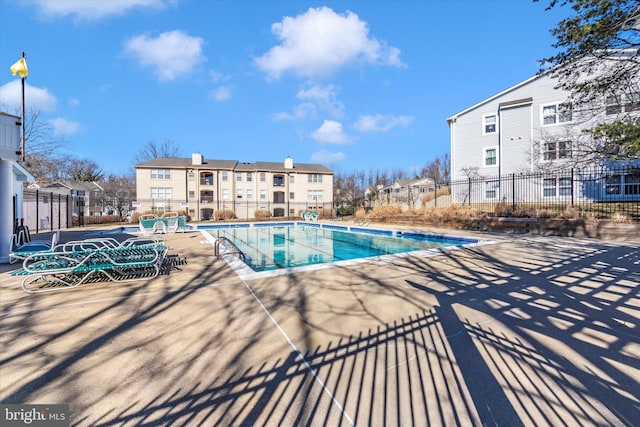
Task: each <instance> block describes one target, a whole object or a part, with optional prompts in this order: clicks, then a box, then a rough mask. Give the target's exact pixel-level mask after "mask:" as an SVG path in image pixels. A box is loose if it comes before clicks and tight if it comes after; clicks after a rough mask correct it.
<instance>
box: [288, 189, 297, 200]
mask: <svg viewBox="0 0 640 427" xmlns="http://www.w3.org/2000/svg"><path fill="white" fill-rule="evenodd" d="M295 196H296V195H295V193H294V192H293V191H291V192H290V193H289V200H293V199H295V198H296V197H295Z"/></svg>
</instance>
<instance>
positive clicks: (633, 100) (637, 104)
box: [624, 92, 640, 113]
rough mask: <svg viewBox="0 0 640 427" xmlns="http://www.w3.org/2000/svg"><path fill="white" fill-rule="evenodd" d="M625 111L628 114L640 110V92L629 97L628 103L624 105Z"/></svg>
mask: <svg viewBox="0 0 640 427" xmlns="http://www.w3.org/2000/svg"><path fill="white" fill-rule="evenodd" d="M624 110H625V111H626V112H627V113H628V112H630V111H638V110H640V92H635V93H631V94H629V95H627V99H626V103H625V104H624Z"/></svg>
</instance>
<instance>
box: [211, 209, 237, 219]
mask: <svg viewBox="0 0 640 427" xmlns="http://www.w3.org/2000/svg"><path fill="white" fill-rule="evenodd" d="M214 218H215V220H216V221H224V220H227V219H235V218H236V213H235V212H234V211H232V210H229V209H225V210H217V211H215V213H214Z"/></svg>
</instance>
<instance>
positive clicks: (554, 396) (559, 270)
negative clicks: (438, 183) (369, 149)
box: [0, 232, 640, 426]
mask: <svg viewBox="0 0 640 427" xmlns="http://www.w3.org/2000/svg"><path fill="white" fill-rule="evenodd" d="M64 238H65V237H64V236H63V239H64ZM501 240H502V241H500V242H499V243H497V244H494V245H486V246H479V247H474V248H468V249H461V250H456V251H450V252H447V253H444V254H442V255H438V256H435V257H430V258H418V257H407V258H398V259H394V260H392V261H384V262H371V263H364V264H358V265H353V266H349V267H337V268H330V269H323V270H319V271H314V272H308V273H298V274H292V275H288V276H277V277H272V278H267V279H260V280H253V281H247V282H243V281H242V280H240V279H239V278H238V276H237V275H236V274H235V273H234V272H233V271H232V270H231V269H230V268H229V267H228V266H227V264H226V263H225V262H224V261H218V260H216V259H215V258H214V257H213V250H212V248H211V246H210V245H208V244H207V243H205V242H204V239H203V237H202V236H201V235H200V233H199V232H192V233H185V234H176V235H171V236H169V244H170V246H171V247H172V250H171V251H170V254H171V255H174V256H172V257H171V258H170V259H171V260H172V263H171V264H170V265H168V267H167V269H166V271H165V274H163V275H161V276H159V277H157V278H155V279H153V280H151V281H140V282H132V283H129V284H114V283H107V282H104V283H96V284H90V285H86V286H83V287H81V288H78V289H76V290H72V291H66V292H53V293H50V294H40V295H31V294H26V293H24V292H22V290H21V289H20V286H19V283H20V281H19V279H17V278H14V277H11V276H9V275H8V273H7V272H3V273H0V331H2V333H1V334H0V349H1V351H0V401H1V402H3V403H21V402H27V403H47V404H51V403H68V404H69V405H70V412H71V417H72V425H81V426H116V425H117V426H121V425H131V426H134V425H135V426H139V425H169V424H171V425H214V424H215V425H234V426H235V425H237V426H245V425H246V426H250V425H260V426H262V425H268V426H271V425H273V426H279V425H284V426H294V425H311V426H338V425H345V426H347V425H356V424H358V425H363V426H364V425H372V426H392V425H398V426H408V425H423V426H426V425H429V426H432V425H433V426H435V425H463V426H467V425H503V426H517V425H535V426H542V425H553V426H555V425H572V426H573V425H598V426H604V425H628V426H634V425H635V426H637V425H640V397H639V396H640V386H639V380H640V334H639V332H638V331H639V328H638V323H639V322H640V292H639V291H640V248H639V247H638V244H637V243H636V244H632V243H619V242H615V243H614V242H604V241H587V240H577V239H568V238H553V237H535V238H530V237H522V236H511V237H509V236H506V238H502V239H501ZM3 268H4V271H6V269H7V268H6V266H3Z"/></svg>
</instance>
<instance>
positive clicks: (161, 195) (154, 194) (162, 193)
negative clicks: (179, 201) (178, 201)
mask: <svg viewBox="0 0 640 427" xmlns="http://www.w3.org/2000/svg"><path fill="white" fill-rule="evenodd" d="M151 198H152V199H170V198H171V188H151Z"/></svg>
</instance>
